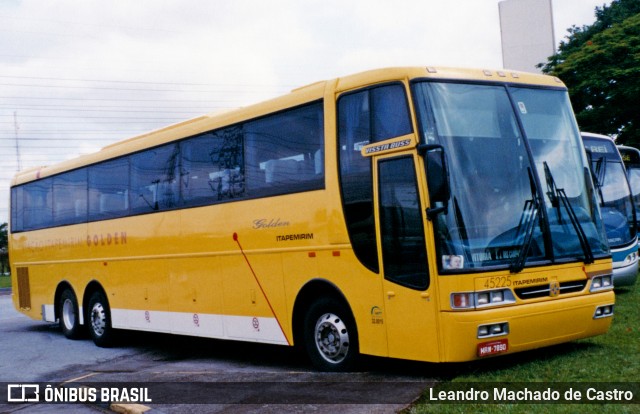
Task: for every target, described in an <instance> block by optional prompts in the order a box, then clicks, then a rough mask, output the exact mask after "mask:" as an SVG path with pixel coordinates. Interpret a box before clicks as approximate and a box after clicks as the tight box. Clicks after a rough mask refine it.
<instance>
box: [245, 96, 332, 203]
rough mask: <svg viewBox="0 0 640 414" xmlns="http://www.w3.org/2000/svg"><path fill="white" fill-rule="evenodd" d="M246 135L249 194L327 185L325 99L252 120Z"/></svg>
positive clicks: (257, 194)
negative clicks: (325, 171)
mask: <svg viewBox="0 0 640 414" xmlns="http://www.w3.org/2000/svg"><path fill="white" fill-rule="evenodd" d="M244 139H245V151H246V152H245V171H246V178H247V181H246V184H247V192H248V196H249V197H255V196H261V195H272V194H283V193H289V192H297V191H306V190H314V189H320V188H323V186H324V179H323V178H324V155H323V152H322V148H323V146H322V143H323V140H324V128H323V116H322V104H321V103H318V104H313V105H309V106H306V107H302V108H296V109H293V110H289V111H286V112H281V113H279V114H276V115H271V116H268V117H265V118H261V119H259V120H256V121H253V122H248V123H247V124H245V129H244Z"/></svg>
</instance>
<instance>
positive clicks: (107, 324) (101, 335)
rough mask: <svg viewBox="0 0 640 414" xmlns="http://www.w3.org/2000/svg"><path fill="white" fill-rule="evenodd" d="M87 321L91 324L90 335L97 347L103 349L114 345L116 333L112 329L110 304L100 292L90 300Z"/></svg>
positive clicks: (94, 294)
mask: <svg viewBox="0 0 640 414" xmlns="http://www.w3.org/2000/svg"><path fill="white" fill-rule="evenodd" d="M87 321H88V324H89V333H90V334H91V338H92V339H93V342H94V343H95V344H96V345H98V346H99V347H102V348H106V347H110V346H112V345H113V340H114V332H113V328H112V327H111V311H110V309H109V302H108V301H107V298H106V297H105V295H104V294H103V293H102V292H100V291H96V292H94V293H93V294H92V295H91V298H90V299H89V309H88V313H87Z"/></svg>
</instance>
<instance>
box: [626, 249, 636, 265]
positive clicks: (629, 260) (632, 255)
mask: <svg viewBox="0 0 640 414" xmlns="http://www.w3.org/2000/svg"><path fill="white" fill-rule="evenodd" d="M636 260H638V252H633V253H629V254H628V255H627V257H625V258H624V264H625V265H630V264H633V263H635V261H636Z"/></svg>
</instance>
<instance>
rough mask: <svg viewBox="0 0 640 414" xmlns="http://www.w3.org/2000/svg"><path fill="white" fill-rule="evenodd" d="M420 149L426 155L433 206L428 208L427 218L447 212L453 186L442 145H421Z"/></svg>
mask: <svg viewBox="0 0 640 414" xmlns="http://www.w3.org/2000/svg"><path fill="white" fill-rule="evenodd" d="M418 150H419V151H420V152H421V154H423V155H424V157H425V165H426V170H427V171H426V174H427V185H428V186H429V201H430V202H431V205H432V207H430V208H428V209H427V218H428V219H429V220H432V219H433V217H435V216H436V215H438V214H440V213H446V212H447V209H448V207H449V198H450V197H451V187H450V186H449V169H448V168H447V161H446V157H445V152H444V147H442V145H420V146H419V147H418ZM436 203H441V204H442V205H441V206H439V207H434V206H435V204H436Z"/></svg>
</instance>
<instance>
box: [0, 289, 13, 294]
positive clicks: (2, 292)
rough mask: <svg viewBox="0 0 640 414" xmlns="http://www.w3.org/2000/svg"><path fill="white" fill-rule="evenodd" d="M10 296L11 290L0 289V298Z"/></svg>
mask: <svg viewBox="0 0 640 414" xmlns="http://www.w3.org/2000/svg"><path fill="white" fill-rule="evenodd" d="M10 294H11V288H10V287H8V288H0V296H3V295H10Z"/></svg>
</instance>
